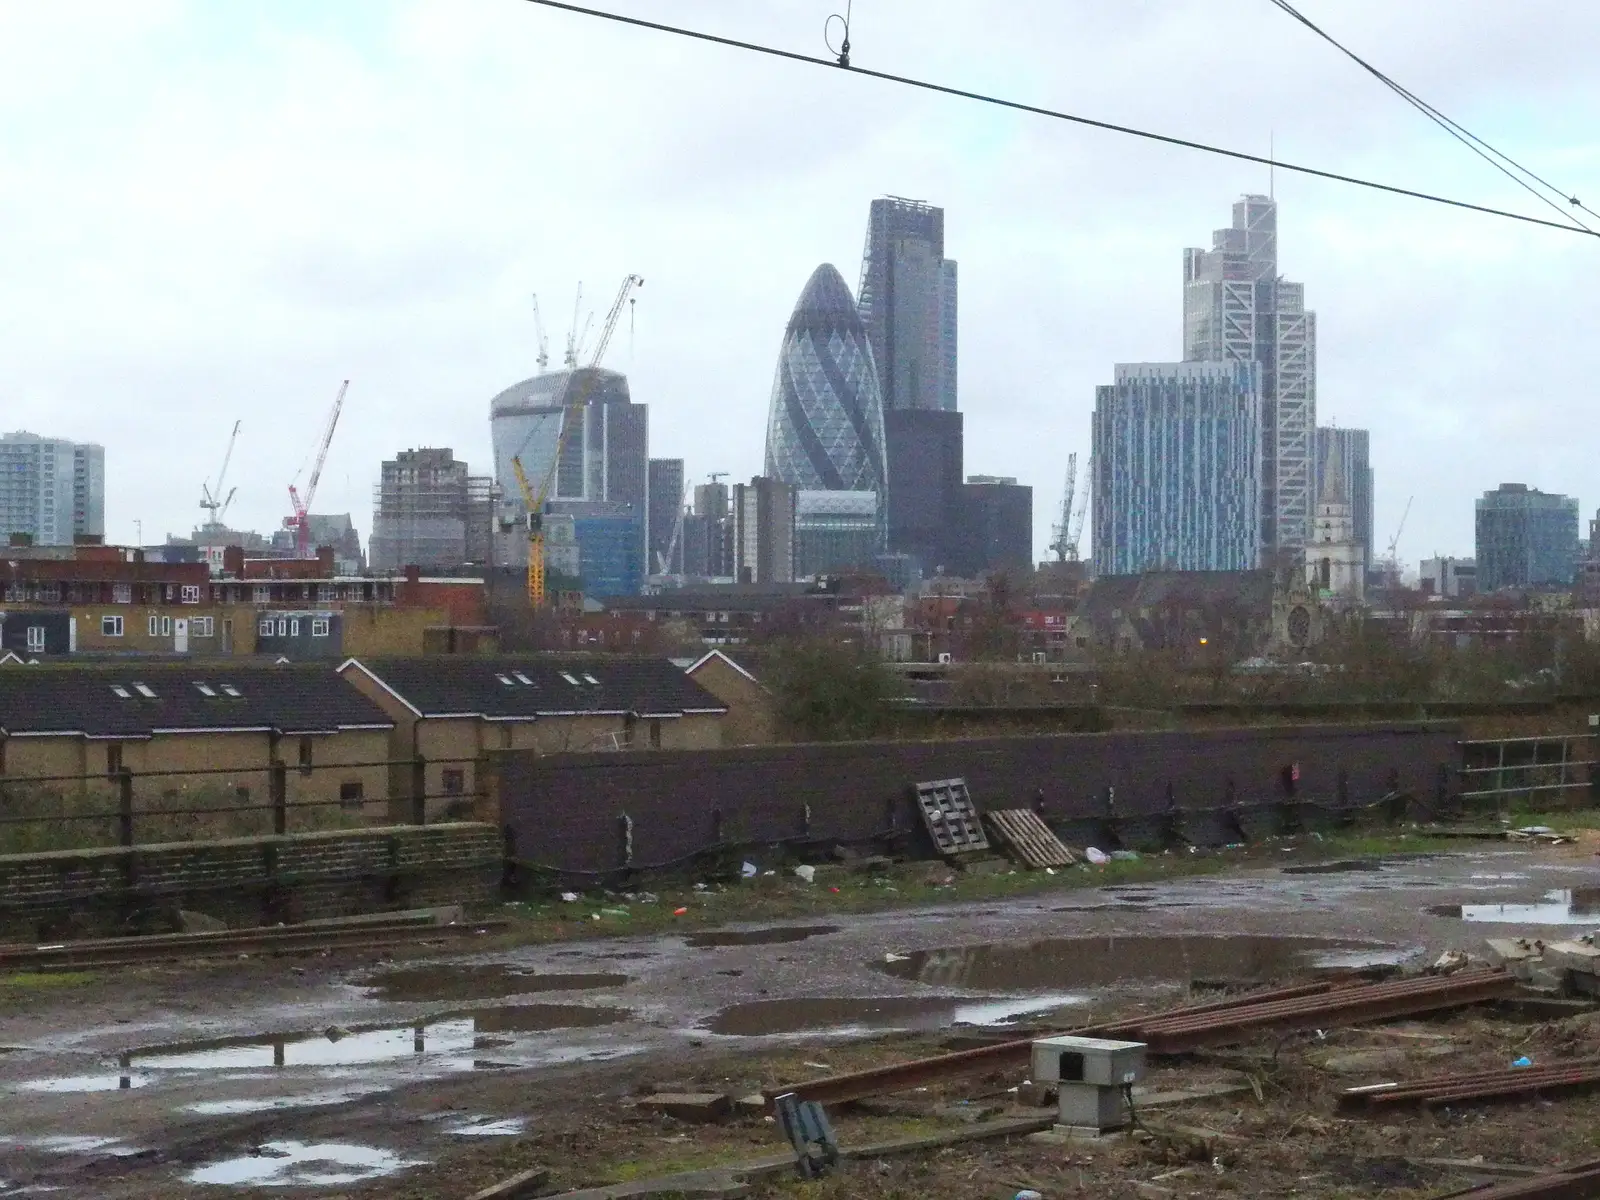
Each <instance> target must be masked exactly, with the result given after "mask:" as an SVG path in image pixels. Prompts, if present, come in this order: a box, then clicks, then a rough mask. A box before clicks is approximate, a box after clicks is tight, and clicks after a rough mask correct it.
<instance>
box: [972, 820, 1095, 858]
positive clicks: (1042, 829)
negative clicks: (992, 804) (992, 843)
mask: <svg viewBox="0 0 1600 1200" xmlns="http://www.w3.org/2000/svg"><path fill="white" fill-rule="evenodd" d="M983 815H984V817H985V818H986V819H987V820H988V822H989V828H991V829H992V830H994V832H995V834H996V835H997V836H998V837H999V839H1000V840H1001V841H1002V842H1004V843H1005V844H1006V845H1007V846H1009V847H1010V848H1011V852H1012V854H1014V855H1015V856H1016V857H1017V859H1018V860H1019V861H1021V862H1022V863H1023V864H1024V865H1026V866H1030V867H1070V866H1072V865H1073V864H1074V863H1076V862H1077V861H1078V859H1077V857H1076V856H1075V855H1074V854H1073V853H1072V851H1071V850H1068V849H1067V847H1066V845H1065V844H1064V843H1063V842H1062V841H1061V839H1060V838H1058V837H1057V836H1056V835H1055V834H1054V833H1053V832H1051V829H1050V826H1048V825H1046V824H1045V823H1044V819H1043V818H1042V817H1040V816H1039V814H1038V813H1036V812H1034V811H1033V810H1032V809H1031V808H1002V809H999V810H997V811H995V812H988V813H984V814H983Z"/></svg>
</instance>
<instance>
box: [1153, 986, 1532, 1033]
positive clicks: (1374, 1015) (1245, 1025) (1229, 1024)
mask: <svg viewBox="0 0 1600 1200" xmlns="http://www.w3.org/2000/svg"><path fill="white" fill-rule="evenodd" d="M1516 986H1517V984H1516V980H1515V979H1513V978H1512V977H1511V976H1510V975H1509V974H1507V973H1506V972H1505V971H1504V970H1501V969H1498V968H1495V969H1491V970H1482V971H1464V972H1462V973H1460V974H1457V975H1450V976H1442V977H1435V976H1429V977H1425V978H1422V979H1397V980H1392V981H1390V982H1387V983H1373V984H1368V985H1366V986H1364V987H1352V988H1342V989H1340V990H1339V991H1338V992H1336V993H1334V994H1332V995H1329V996H1306V997H1298V998H1289V999H1283V1000H1274V1001H1267V1002H1263V1003H1259V1004H1253V1005H1247V1006H1244V1007H1241V1008H1237V1009H1233V1010H1230V1011H1228V1012H1225V1013H1219V1014H1214V1015H1213V1014H1199V1015H1192V1014H1187V1013H1184V1014H1173V1015H1170V1016H1167V1017H1157V1018H1155V1019H1153V1020H1148V1021H1139V1022H1135V1023H1134V1024H1135V1030H1134V1031H1133V1032H1132V1033H1131V1034H1130V1035H1129V1036H1131V1037H1132V1038H1133V1040H1136V1041H1142V1042H1145V1043H1147V1044H1148V1045H1149V1047H1150V1049H1151V1051H1152V1052H1154V1053H1157V1054H1182V1053H1186V1052H1188V1051H1190V1050H1198V1049H1201V1048H1202V1047H1205V1046H1213V1045H1217V1044H1218V1043H1222V1042H1237V1041H1240V1040H1241V1039H1243V1038H1245V1037H1248V1036H1249V1035H1250V1034H1253V1033H1265V1032H1276V1033H1284V1032H1288V1031H1291V1030H1295V1029H1322V1028H1327V1027H1329V1026H1336V1025H1355V1024H1359V1023H1360V1022H1362V1021H1387V1020H1393V1019H1394V1018H1396V1017H1408V1016H1412V1015H1415V1014H1417V1013H1425V1012H1439V1011H1442V1010H1444V1009H1449V1008H1459V1007H1463V1006H1466V1005H1469V1004H1477V1003H1480V1002H1481V1001H1484V1000H1497V999H1499V998H1501V997H1503V996H1509V995H1511V994H1512V993H1513V992H1514V991H1515V990H1516Z"/></svg>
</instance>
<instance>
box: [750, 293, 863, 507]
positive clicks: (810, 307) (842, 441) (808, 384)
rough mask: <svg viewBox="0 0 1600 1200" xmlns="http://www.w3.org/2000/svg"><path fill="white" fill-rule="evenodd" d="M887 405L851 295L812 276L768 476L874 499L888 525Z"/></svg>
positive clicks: (784, 367)
mask: <svg viewBox="0 0 1600 1200" xmlns="http://www.w3.org/2000/svg"><path fill="white" fill-rule="evenodd" d="M883 445H884V442H883V402H882V400H881V398H880V395H879V392H878V376H877V371H876V370H875V368H874V365H873V359H872V349H871V346H870V345H869V344H868V341H867V334H866V330H865V328H863V326H862V323H861V317H860V314H859V313H857V311H856V305H855V301H854V299H853V298H852V297H851V295H850V288H849V287H848V285H846V283H845V281H844V279H843V278H842V277H841V276H840V274H839V272H838V270H837V269H836V268H835V267H834V266H833V265H832V264H831V263H824V264H823V265H822V266H820V267H818V268H817V269H816V270H815V271H814V272H812V275H811V279H810V281H809V282H808V283H807V284H806V287H805V291H804V292H802V293H801V295H800V300H799V303H797V304H796V305H795V308H794V314H793V315H792V316H791V317H790V318H789V325H788V328H787V329H786V330H785V331H784V336H783V348H782V349H781V350H780V352H779V354H778V369H777V374H776V376H775V378H774V379H773V383H772V406H771V409H770V412H769V414H768V418H767V464H766V474H767V475H768V476H770V477H771V478H773V479H777V480H779V481H781V482H783V483H786V484H788V485H789V486H790V487H792V488H795V489H796V490H801V491H829V492H872V493H874V495H875V496H876V497H877V506H878V523H879V526H880V528H881V527H882V525H883V524H884V511H885V510H884V498H885V492H886V488H885V465H884V449H883Z"/></svg>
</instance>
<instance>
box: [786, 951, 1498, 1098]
mask: <svg viewBox="0 0 1600 1200" xmlns="http://www.w3.org/2000/svg"><path fill="white" fill-rule="evenodd" d="M1515 990H1516V980H1514V979H1513V978H1512V977H1511V976H1510V975H1509V974H1507V973H1506V972H1505V971H1504V970H1500V969H1493V970H1480V971H1469V972H1463V973H1461V974H1458V975H1451V976H1445V977H1433V976H1430V977H1425V978H1421V979H1401V980H1392V981H1389V982H1386V983H1371V984H1368V983H1362V982H1360V981H1359V980H1357V979H1355V978H1353V977H1351V978H1344V979H1338V980H1324V981H1322V982H1319V983H1309V984H1300V985H1298V986H1294V987H1286V988H1279V989H1276V990H1274V991H1269V992H1257V993H1254V994H1250V995H1245V996H1237V997H1233V998H1230V999H1227V1000H1219V1001H1214V1002H1212V1003H1208V1004H1197V1005H1192V1006H1189V1007H1185V1008H1178V1009H1173V1010H1171V1011H1169V1012H1165V1013H1157V1014H1153V1015H1151V1016H1147V1017H1135V1018H1132V1019H1129V1020H1126V1021H1115V1022H1108V1023H1105V1024H1100V1025H1090V1026H1082V1027H1079V1028H1076V1029H1069V1030H1064V1031H1063V1032H1065V1033H1071V1034H1077V1035H1081V1036H1088V1037H1113V1038H1125V1039H1128V1040H1130V1041H1141V1042H1145V1043H1147V1044H1148V1045H1149V1047H1150V1049H1151V1050H1152V1051H1153V1052H1155V1053H1158V1054H1183V1053H1187V1052H1189V1051H1191V1050H1198V1049H1202V1048H1204V1047H1206V1046H1214V1045H1219V1044H1224V1043H1227V1042H1238V1041H1242V1040H1244V1039H1245V1038H1248V1037H1250V1036H1252V1035H1254V1034H1257V1033H1265V1032H1287V1031H1290V1030H1294V1029H1323V1028H1329V1027H1333V1026H1339V1025H1354V1024H1359V1023H1360V1022H1362V1021H1383V1020H1392V1019H1394V1018H1396V1017H1407V1016H1415V1015H1418V1014H1421V1013H1428V1012H1440V1011H1443V1010H1446V1009H1451V1008H1459V1007H1462V1006H1465V1005H1469V1004H1477V1003H1479V1002H1481V1001H1484V1000H1494V999H1498V998H1500V997H1502V996H1509V995H1511V994H1512V993H1513V992H1514V991H1515ZM1032 1045H1033V1039H1032V1038H1023V1039H1019V1040H1017V1041H1013V1042H1001V1043H999V1044H997V1045H994V1046H981V1047H979V1048H977V1049H974V1050H961V1051H957V1052H956V1053H954V1054H943V1055H939V1056H937V1057H935V1058H923V1059H913V1060H912V1061H910V1062H904V1063H895V1064H893V1065H891V1066H887V1067H876V1068H873V1069H872V1070H867V1071H856V1072H853V1073H850V1074H847V1075H834V1076H829V1077H827V1078H824V1079H813V1080H810V1081H808V1082H805V1083H797V1084H794V1085H792V1086H788V1087H784V1088H779V1089H774V1090H773V1091H770V1092H768V1093H767V1094H766V1095H767V1098H768V1101H769V1102H770V1100H771V1098H772V1097H773V1096H775V1095H778V1094H779V1093H780V1092H785V1091H787V1092H794V1093H795V1094H796V1095H798V1096H799V1097H800V1098H801V1099H803V1100H816V1101H819V1102H821V1103H823V1104H838V1103H841V1102H843V1101H846V1100H859V1099H862V1098H863V1097H866V1096H877V1095H883V1094H885V1093H889V1092H901V1091H906V1090H908V1089H910V1088H914V1087H921V1086H923V1085H926V1084H929V1083H933V1082H937V1081H940V1080H945V1079H954V1078H960V1077H961V1076H964V1075H971V1074H976V1073H978V1072H980V1071H992V1070H997V1069H1000V1068H1004V1067H1010V1066H1014V1065H1017V1064H1021V1063H1026V1062H1027V1061H1028V1059H1029V1056H1030V1055H1031V1053H1032Z"/></svg>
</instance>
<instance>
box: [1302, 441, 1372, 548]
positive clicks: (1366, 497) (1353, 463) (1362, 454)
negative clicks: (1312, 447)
mask: <svg viewBox="0 0 1600 1200" xmlns="http://www.w3.org/2000/svg"><path fill="white" fill-rule="evenodd" d="M1371 446H1372V437H1371V435H1370V434H1369V433H1368V432H1367V431H1366V430H1365V429H1338V428H1333V427H1329V426H1324V425H1319V426H1317V443H1316V450H1317V474H1316V480H1315V483H1316V494H1317V495H1318V496H1321V495H1322V491H1323V488H1324V487H1325V486H1326V476H1327V471H1328V464H1329V463H1330V462H1334V461H1335V459H1334V457H1333V456H1334V455H1335V454H1337V455H1338V458H1337V463H1338V467H1339V474H1340V476H1341V478H1340V481H1339V482H1340V486H1341V487H1343V489H1344V494H1345V498H1346V500H1347V501H1348V503H1349V505H1350V519H1351V521H1352V522H1353V523H1354V533H1355V540H1356V541H1357V542H1359V543H1360V544H1361V547H1362V566H1363V567H1364V568H1366V569H1370V568H1371V566H1372V559H1373V553H1372V495H1373V490H1372V459H1371Z"/></svg>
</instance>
